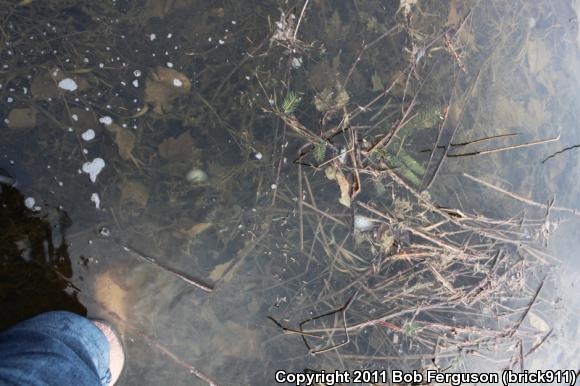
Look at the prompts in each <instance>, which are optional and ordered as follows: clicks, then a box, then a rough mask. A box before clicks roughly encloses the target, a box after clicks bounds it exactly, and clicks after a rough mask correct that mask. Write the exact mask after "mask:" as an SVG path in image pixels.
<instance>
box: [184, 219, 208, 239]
mask: <svg viewBox="0 0 580 386" xmlns="http://www.w3.org/2000/svg"><path fill="white" fill-rule="evenodd" d="M212 226H213V223H211V222H202V223H199V224H195V225H194V226H192V227H191V228H189V229H188V230H187V231H186V233H187V236H188V237H189V238H195V237H197V236H199V235H200V234H202V233H203V232H205V231H206V230H208V229H209V228H211V227H212Z"/></svg>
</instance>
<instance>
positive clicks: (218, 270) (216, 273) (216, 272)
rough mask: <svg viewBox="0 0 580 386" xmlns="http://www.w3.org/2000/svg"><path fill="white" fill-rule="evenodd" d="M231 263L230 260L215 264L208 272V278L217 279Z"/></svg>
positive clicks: (214, 280)
mask: <svg viewBox="0 0 580 386" xmlns="http://www.w3.org/2000/svg"><path fill="white" fill-rule="evenodd" d="M230 265H232V261H231V260H230V261H226V262H225V263H223V264H219V265H216V266H215V267H214V269H213V270H212V271H211V273H210V274H209V279H210V280H211V281H213V282H216V281H218V280H219V279H221V277H222V276H223V275H224V273H225V272H226V270H227V269H228V267H229V266H230Z"/></svg>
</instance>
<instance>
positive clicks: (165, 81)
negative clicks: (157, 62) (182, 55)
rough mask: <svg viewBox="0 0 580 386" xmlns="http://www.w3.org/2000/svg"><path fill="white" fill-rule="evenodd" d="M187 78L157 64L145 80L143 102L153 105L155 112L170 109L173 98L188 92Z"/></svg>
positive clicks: (161, 112)
mask: <svg viewBox="0 0 580 386" xmlns="http://www.w3.org/2000/svg"><path fill="white" fill-rule="evenodd" d="M190 90H191V82H190V81H189V78H188V77H187V76H186V75H184V74H182V73H180V72H177V71H175V70H174V69H171V68H166V67H161V66H158V67H157V68H155V70H154V71H151V72H150V74H149V76H148V77H147V81H146V82H145V102H146V103H150V104H152V105H153V106H154V108H153V111H155V113H157V114H163V113H164V112H167V111H170V110H171V107H172V106H171V103H172V102H173V100H175V98H177V97H179V96H182V95H185V94H187V93H189V91H190Z"/></svg>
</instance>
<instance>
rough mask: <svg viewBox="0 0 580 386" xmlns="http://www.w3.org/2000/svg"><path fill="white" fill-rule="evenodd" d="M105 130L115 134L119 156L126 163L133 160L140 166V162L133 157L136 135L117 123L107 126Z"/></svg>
mask: <svg viewBox="0 0 580 386" xmlns="http://www.w3.org/2000/svg"><path fill="white" fill-rule="evenodd" d="M105 128H106V129H107V130H108V131H109V132H110V133H112V134H113V136H114V140H115V144H116V145H117V148H118V150H119V155H120V156H121V158H122V159H124V160H125V161H128V160H131V161H133V162H134V163H135V164H136V165H139V163H140V161H139V160H138V159H137V158H135V156H134V155H133V149H134V148H135V142H136V138H135V134H133V133H132V132H130V131H129V129H126V128H124V127H121V126H119V125H117V124H115V123H111V124H110V125H106V126H105Z"/></svg>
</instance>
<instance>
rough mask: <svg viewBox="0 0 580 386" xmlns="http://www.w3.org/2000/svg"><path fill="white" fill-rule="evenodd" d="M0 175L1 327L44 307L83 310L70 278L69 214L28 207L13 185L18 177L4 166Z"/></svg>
mask: <svg viewBox="0 0 580 386" xmlns="http://www.w3.org/2000/svg"><path fill="white" fill-rule="evenodd" d="M0 173H1V179H2V183H1V184H0V229H2V242H1V243H0V259H1V269H0V282H1V283H2V286H1V288H0V308H1V309H2V310H3V312H2V317H1V318H0V329H4V328H7V327H9V326H11V325H13V324H15V323H17V322H19V321H22V320H25V319H27V318H30V317H32V316H34V315H37V314H39V313H42V312H46V311H53V310H61V309H64V310H69V311H72V312H76V313H79V314H83V315H84V314H86V308H85V307H84V306H83V305H82V304H81V303H80V301H79V300H78V298H77V294H76V290H77V289H76V288H75V287H74V285H72V284H71V282H70V277H71V276H72V263H71V257H70V255H69V252H68V244H67V240H66V232H67V229H68V228H69V227H70V225H71V220H70V218H69V217H68V215H67V214H66V212H64V211H61V210H59V209H55V208H54V209H49V210H48V211H46V212H44V213H35V212H34V211H32V210H31V209H29V208H27V207H26V206H25V197H24V196H23V195H22V194H21V193H20V192H19V191H18V189H16V188H15V187H13V186H11V185H14V182H16V180H15V179H14V178H12V177H11V176H10V175H9V174H8V173H7V172H6V171H5V170H3V169H0ZM6 182H10V184H6Z"/></svg>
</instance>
